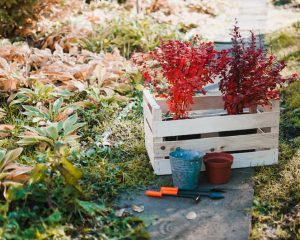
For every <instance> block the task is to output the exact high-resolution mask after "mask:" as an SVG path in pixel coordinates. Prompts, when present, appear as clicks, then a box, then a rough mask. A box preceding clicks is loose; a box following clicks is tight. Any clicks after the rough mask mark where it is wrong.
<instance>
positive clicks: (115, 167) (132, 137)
mask: <svg viewBox="0 0 300 240" xmlns="http://www.w3.org/2000/svg"><path fill="white" fill-rule="evenodd" d="M25 92H26V91H25ZM131 94H132V101H134V102H135V105H134V107H133V108H132V109H131V110H130V111H129V113H128V114H127V115H126V116H124V117H123V118H122V119H120V122H119V123H118V124H113V120H114V119H115V118H116V117H117V116H118V114H119V113H120V112H121V110H122V109H123V108H124V107H125V106H126V105H127V103H126V102H120V101H116V100H114V99H102V100H100V101H99V102H98V103H91V104H89V105H87V107H86V108H84V109H83V108H76V109H72V114H71V115H69V114H67V115H65V117H66V118H65V119H63V120H59V119H58V118H57V114H58V113H59V112H60V109H61V108H65V107H68V106H70V105H71V106H72V104H75V103H76V102H78V101H82V100H85V99H86V95H85V94H82V93H78V94H73V96H72V97H71V98H68V102H65V101H64V100H63V98H58V97H57V99H56V100H55V101H54V102H53V101H50V102H48V103H47V102H44V105H45V106H46V107H45V108H43V109H44V111H45V109H48V110H51V111H48V112H47V113H48V114H45V113H44V114H41V112H40V111H38V110H39V109H38V107H37V106H39V105H37V106H35V107H33V106H31V107H29V108H28V107H25V108H24V105H22V102H21V103H18V102H16V103H14V104H9V103H6V101H2V102H1V109H2V114H3V115H2V116H4V115H5V117H2V118H1V119H0V124H4V123H5V124H13V125H14V126H15V129H14V131H13V132H12V136H10V137H9V138H2V139H0V146H1V148H2V149H3V150H1V151H5V150H4V149H13V148H16V147H18V146H20V145H21V146H23V148H24V150H23V153H22V154H21V156H20V157H19V160H18V162H19V163H21V164H23V165H25V166H30V168H29V167H27V168H26V170H27V169H30V170H31V166H32V168H33V169H32V173H31V175H30V178H29V180H28V182H27V184H24V185H23V186H21V184H20V185H19V184H18V186H17V187H14V188H12V189H11V190H10V191H9V200H7V199H5V198H3V197H2V198H1V199H0V211H1V217H0V236H1V239H72V238H84V239H111V238H121V239H148V238H149V236H148V233H147V232H146V231H145V225H144V223H143V222H142V221H141V220H140V219H137V218H135V217H133V216H130V214H129V215H126V216H124V217H117V216H116V215H115V209H114V205H113V204H112V200H113V199H114V198H115V197H117V196H118V194H119V193H120V191H122V190H125V189H127V188H128V187H132V188H136V187H138V186H142V185H144V184H149V183H151V182H152V181H153V179H154V175H153V173H152V169H151V167H150V165H149V163H148V158H147V154H146V151H145V147H144V143H143V127H142V126H143V125H142V107H141V101H142V100H141V93H140V92H139V91H136V92H135V93H131ZM30 96H31V95H30ZM4 99H5V98H4ZM24 99H25V98H24ZM28 99H29V98H26V99H25V100H26V101H25V102H26V104H28V103H29V102H30V101H29V100H28ZM34 99H35V98H34ZM33 105H34V104H33ZM27 106H28V105H27ZM62 112H63V110H62ZM24 113H25V114H24ZM29 113H32V114H33V115H34V116H33V115H32V114H31V115H32V116H31V115H30V114H29ZM42 113H43V112H42ZM29 115H30V116H31V117H28V116H29ZM33 117H37V118H42V119H43V122H42V123H41V121H40V120H41V119H39V121H33V119H34V118H33ZM41 124H42V125H41ZM109 127H110V128H111V132H112V133H111V136H110V137H109V142H110V145H107V146H104V145H102V144H101V135H102V134H103V132H104V131H105V130H106V129H107V128H109ZM99 142H100V145H99Z"/></svg>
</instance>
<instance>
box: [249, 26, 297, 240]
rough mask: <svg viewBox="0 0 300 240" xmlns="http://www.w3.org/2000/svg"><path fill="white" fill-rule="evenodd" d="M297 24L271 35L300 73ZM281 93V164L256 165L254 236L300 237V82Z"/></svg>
mask: <svg viewBox="0 0 300 240" xmlns="http://www.w3.org/2000/svg"><path fill="white" fill-rule="evenodd" d="M297 26H298V24H294V26H293V27H291V28H289V29H286V30H285V31H283V32H281V33H277V34H275V36H274V35H272V36H270V44H271V45H272V46H273V51H274V53H275V54H276V55H277V56H278V57H280V58H281V59H285V60H287V63H288V70H289V71H293V72H295V71H296V72H298V74H299V73H300V71H299V63H300V61H299V59H300V58H299V56H300V54H299V50H300V45H299V27H297ZM291 56H293V57H291ZM281 97H282V102H281V107H282V114H281V122H280V155H279V164H278V165H275V166H271V167H260V168H257V169H256V175H255V177H254V187H255V200H254V208H253V225H252V234H251V239H299V238H300V231H299V229H300V218H299V212H300V205H299V203H300V188H299V186H300V171H299V169H300V156H299V149H300V141H299V134H300V114H299V108H300V82H299V81H296V82H294V83H292V84H291V85H289V86H288V87H286V88H285V89H283V91H282V94H281Z"/></svg>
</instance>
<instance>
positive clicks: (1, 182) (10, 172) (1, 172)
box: [0, 148, 32, 199]
mask: <svg viewBox="0 0 300 240" xmlns="http://www.w3.org/2000/svg"><path fill="white" fill-rule="evenodd" d="M22 150H23V148H17V149H14V150H11V151H8V152H7V151H6V150H5V149H0V189H1V192H2V194H3V196H4V197H5V198H6V199H9V192H8V189H9V188H10V187H19V186H22V184H23V183H24V182H25V181H27V180H28V178H29V176H28V173H29V172H30V171H31V170H32V168H31V167H28V166H22V165H20V164H18V163H15V161H16V159H18V157H19V156H20V155H21V153H22Z"/></svg>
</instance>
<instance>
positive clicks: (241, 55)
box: [219, 26, 296, 114]
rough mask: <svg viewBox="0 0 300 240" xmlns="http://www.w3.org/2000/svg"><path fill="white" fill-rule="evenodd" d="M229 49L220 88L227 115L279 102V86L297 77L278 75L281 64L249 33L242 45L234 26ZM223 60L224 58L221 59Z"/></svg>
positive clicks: (222, 70) (221, 75)
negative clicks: (272, 101)
mask: <svg viewBox="0 0 300 240" xmlns="http://www.w3.org/2000/svg"><path fill="white" fill-rule="evenodd" d="M231 41H232V47H231V48H230V49H229V51H228V52H229V55H228V54H227V52H223V53H221V55H225V58H226V61H227V63H226V67H225V68H223V69H221V74H220V82H219V89H220V91H221V93H222V95H223V99H224V108H225V109H226V110H227V112H228V114H240V113H243V109H244V108H249V109H250V111H252V112H256V107H257V105H269V104H270V100H272V99H279V87H281V86H283V85H284V84H285V83H289V82H291V81H293V80H294V79H295V78H296V74H294V75H292V76H291V77H287V78H286V77H283V76H282V75H281V74H280V72H281V71H282V70H283V69H284V68H285V66H286V65H285V63H284V62H278V61H277V60H276V58H275V57H274V56H273V55H268V54H267V51H266V50H264V49H263V48H262V47H261V46H257V44H256V38H255V35H254V33H253V32H251V38H250V42H249V44H248V45H246V44H245V42H244V40H243V38H242V37H241V34H240V32H239V27H237V26H234V28H233V32H232V38H231ZM223 59H224V57H223Z"/></svg>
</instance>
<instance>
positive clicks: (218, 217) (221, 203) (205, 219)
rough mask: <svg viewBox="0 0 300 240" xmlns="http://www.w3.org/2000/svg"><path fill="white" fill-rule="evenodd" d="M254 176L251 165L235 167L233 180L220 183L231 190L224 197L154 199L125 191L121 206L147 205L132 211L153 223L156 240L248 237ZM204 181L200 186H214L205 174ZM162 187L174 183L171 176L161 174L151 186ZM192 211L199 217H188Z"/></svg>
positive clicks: (152, 235) (152, 232)
mask: <svg viewBox="0 0 300 240" xmlns="http://www.w3.org/2000/svg"><path fill="white" fill-rule="evenodd" d="M252 175H253V169H251V168H247V169H235V170H233V171H232V177H231V181H230V182H229V183H228V184H224V185H220V186H218V187H221V188H225V189H227V190H226V193H225V194H224V195H225V198H224V199H222V200H211V199H208V198H202V200H201V201H200V203H198V204H195V203H194V202H193V200H192V199H184V198H176V197H165V198H161V199H160V198H150V197H146V196H144V191H140V192H137V193H130V195H128V194H126V193H124V194H123V195H122V197H121V199H119V203H118V206H120V207H127V210H128V211H131V209H130V206H131V205H132V204H134V205H137V206H144V211H143V212H142V213H136V212H133V211H131V212H132V213H133V214H135V215H137V216H139V217H141V218H142V219H144V220H145V221H146V223H148V224H149V226H148V230H149V232H150V234H151V237H152V239H157V240H162V239H172V240H173V239H180V240H185V239H186V240H202V239H203V240H221V239H228V240H246V239H248V236H249V232H250V226H251V215H250V214H249V212H250V209H251V207H252V199H253V188H252V185H251V176H252ZM200 182H201V186H200V188H201V187H208V186H212V185H209V184H207V182H206V176H205V174H204V173H202V179H201V181H200ZM159 186H172V180H171V177H170V176H165V177H160V178H159V179H158V181H157V185H156V186H153V187H148V189H149V188H150V189H155V188H156V189H159ZM145 189H147V188H145ZM129 198H130V199H129ZM189 212H195V213H196V215H197V217H196V218H195V219H193V220H188V219H187V218H186V214H187V213H189Z"/></svg>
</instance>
